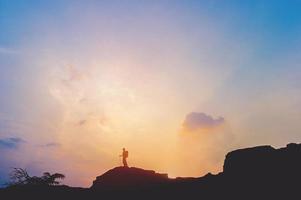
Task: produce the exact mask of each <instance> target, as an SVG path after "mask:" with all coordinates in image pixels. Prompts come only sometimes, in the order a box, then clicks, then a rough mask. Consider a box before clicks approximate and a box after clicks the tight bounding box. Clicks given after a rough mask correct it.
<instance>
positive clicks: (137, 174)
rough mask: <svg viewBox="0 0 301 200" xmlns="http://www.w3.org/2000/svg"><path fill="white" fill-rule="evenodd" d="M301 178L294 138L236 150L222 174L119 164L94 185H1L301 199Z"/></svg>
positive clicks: (16, 194) (113, 194)
mask: <svg viewBox="0 0 301 200" xmlns="http://www.w3.org/2000/svg"><path fill="white" fill-rule="evenodd" d="M300 180H301V144H294V143H291V144H288V145H287V146H286V147H284V148H280V149H274V148H273V147H271V146H259V147H253V148H246V149H239V150H235V151H232V152H230V153H228V154H227V155H226V158H225V162H224V167H223V172H221V173H219V174H217V175H212V174H210V173H208V174H207V175H206V176H204V177H199V178H185V177H181V178H175V179H170V178H168V175H167V174H160V173H156V172H155V171H152V170H144V169H140V168H135V167H131V168H128V167H116V168H114V169H111V170H109V171H107V172H106V173H104V174H103V175H101V176H98V177H97V178H96V180H94V181H93V185H92V187H91V188H72V187H68V186H22V187H8V188H5V189H1V190H0V199H139V200H140V199H232V200H233V199H234V200H236V199H239V200H241V199H254V200H255V199H269V200H270V199H300V197H301V184H300ZM4 197H5V198H4Z"/></svg>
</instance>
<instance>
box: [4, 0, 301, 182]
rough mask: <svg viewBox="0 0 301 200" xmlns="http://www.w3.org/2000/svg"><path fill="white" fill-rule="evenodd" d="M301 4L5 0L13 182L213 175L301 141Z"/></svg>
mask: <svg viewBox="0 0 301 200" xmlns="http://www.w3.org/2000/svg"><path fill="white" fill-rule="evenodd" d="M300 61H301V1H294V0H289V1H287V0H283V1H277V0H275V1H273V2H272V1H267V0H266V1H263V0H262V1H260V0H246V1H238V0H237V1H233V0H229V1H222V0H220V1H217V0H212V1H201V0H200V1H194V0H192V1H189V0H185V1H177V0H170V1H167V0H166V1H165V0H161V1H159V0H146V1H138V0H125V1H124V0H123V1H121V0H120V1H117V0H113V1H109V0H108V1H106V0H99V1H96V0H95V1H94V0H87V1H83V0H74V1H71V0H43V1H38V0H0V157H1V158H0V182H2V183H3V182H6V181H7V179H8V174H9V171H10V170H11V169H12V167H21V168H25V169H27V170H28V172H29V173H30V174H32V175H41V174H42V173H43V172H45V171H49V172H52V173H54V172H59V173H63V174H65V175H66V179H65V180H64V184H68V185H71V186H81V187H89V186H91V184H92V181H93V180H94V179H95V177H96V176H98V175H101V174H102V173H104V172H106V171H107V170H109V169H111V168H113V167H116V166H119V165H121V161H120V157H119V155H120V154H121V151H122V148H123V147H125V148H126V149H128V151H129V158H128V163H129V165H130V166H135V167H140V168H144V169H153V170H156V171H158V172H162V173H168V174H169V177H178V176H182V177H183V176H190V177H199V176H203V175H205V174H207V173H209V172H211V173H218V172H220V171H222V167H223V161H224V158H225V155H226V153H227V152H229V151H232V150H235V149H237V148H245V147H250V146H258V145H264V144H269V145H272V146H274V147H282V146H285V145H286V144H287V143H290V142H295V143H299V142H300V140H301V127H300V120H301V81H300V80H301V67H300V63H301V62H300Z"/></svg>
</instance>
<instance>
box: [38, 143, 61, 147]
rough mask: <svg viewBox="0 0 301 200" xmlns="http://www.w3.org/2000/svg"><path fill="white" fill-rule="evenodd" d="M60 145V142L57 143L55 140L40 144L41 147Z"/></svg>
mask: <svg viewBox="0 0 301 200" xmlns="http://www.w3.org/2000/svg"><path fill="white" fill-rule="evenodd" d="M60 146H61V144H60V143H57V142H50V143H47V144H44V145H42V147H60Z"/></svg>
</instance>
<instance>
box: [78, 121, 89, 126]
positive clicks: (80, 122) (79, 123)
mask: <svg viewBox="0 0 301 200" xmlns="http://www.w3.org/2000/svg"><path fill="white" fill-rule="evenodd" d="M86 122H87V120H80V121H79V122H78V123H77V124H78V125H79V126H83V125H85V124H86Z"/></svg>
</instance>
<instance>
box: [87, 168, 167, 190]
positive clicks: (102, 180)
mask: <svg viewBox="0 0 301 200" xmlns="http://www.w3.org/2000/svg"><path fill="white" fill-rule="evenodd" d="M169 180H170V179H169V178H168V175H167V174H159V173H156V172H155V171H153V170H144V169H140V168H135V167H116V168H114V169H111V170H109V171H107V172H106V173H104V174H103V175H101V176H98V177H97V178H96V180H95V181H93V185H92V188H94V189H95V188H112V187H115V188H116V187H117V188H121V187H122V188H125V187H126V188H129V187H141V186H150V185H154V184H161V183H167V182H168V181H169Z"/></svg>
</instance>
